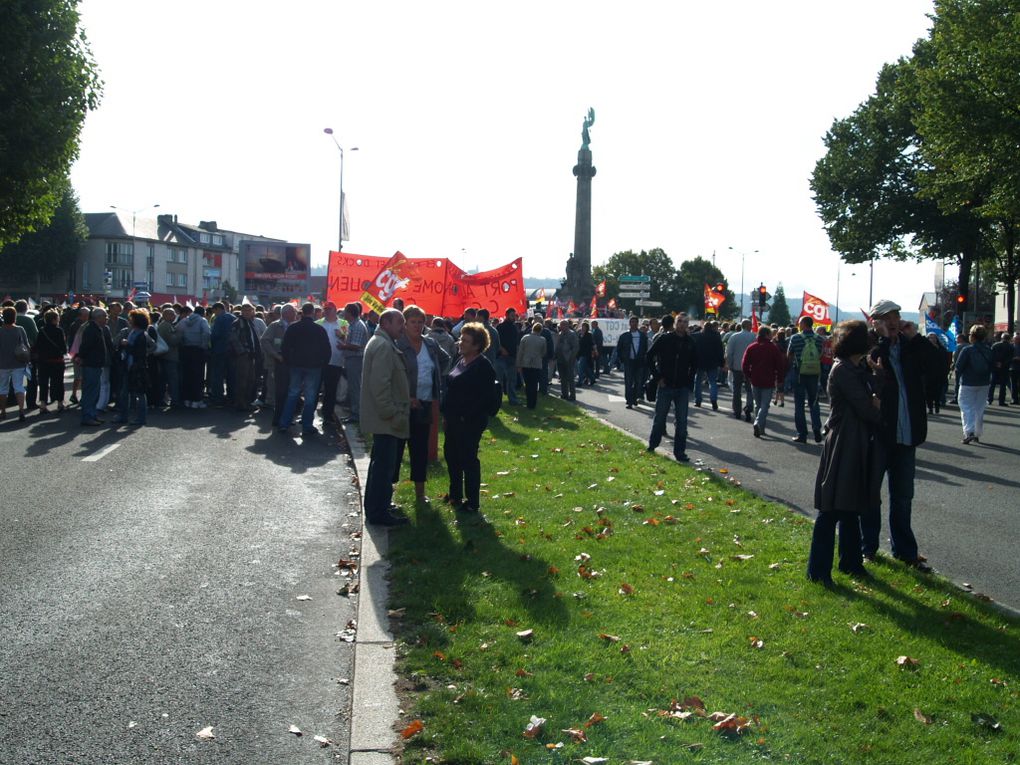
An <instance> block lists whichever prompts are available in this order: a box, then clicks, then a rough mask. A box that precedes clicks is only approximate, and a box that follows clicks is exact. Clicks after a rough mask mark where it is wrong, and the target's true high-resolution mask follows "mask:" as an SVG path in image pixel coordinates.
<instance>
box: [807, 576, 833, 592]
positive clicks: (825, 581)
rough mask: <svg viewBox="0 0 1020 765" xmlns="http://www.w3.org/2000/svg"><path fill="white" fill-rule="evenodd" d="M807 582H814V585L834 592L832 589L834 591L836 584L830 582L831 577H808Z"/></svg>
mask: <svg viewBox="0 0 1020 765" xmlns="http://www.w3.org/2000/svg"><path fill="white" fill-rule="evenodd" d="M808 581H809V582H815V583H816V584H820V585H822V587H824V588H825V589H827V590H834V589H836V583H835V582H834V581H832V577H831V576H819V577H814V576H808Z"/></svg>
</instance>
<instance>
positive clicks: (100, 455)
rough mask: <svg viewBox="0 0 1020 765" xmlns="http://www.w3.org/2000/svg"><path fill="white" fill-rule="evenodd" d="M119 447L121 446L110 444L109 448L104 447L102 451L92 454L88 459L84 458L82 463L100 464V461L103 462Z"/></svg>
mask: <svg viewBox="0 0 1020 765" xmlns="http://www.w3.org/2000/svg"><path fill="white" fill-rule="evenodd" d="M118 446H120V444H110V445H109V446H104V447H103V448H102V449H100V450H99V451H98V452H96V453H95V454H90V455H89V456H88V457H85V458H83V459H82V462H99V460H101V459H102V458H103V457H105V456H106V455H107V454H109V453H110V452H112V451H113V450H114V449H116V448H117V447H118Z"/></svg>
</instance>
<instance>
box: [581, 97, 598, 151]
mask: <svg viewBox="0 0 1020 765" xmlns="http://www.w3.org/2000/svg"><path fill="white" fill-rule="evenodd" d="M594 124H595V108H594V107H588V116H587V117H585V118H584V125H583V126H582V127H581V151H584V150H585V149H587V148H588V144H590V143H591V135H590V134H589V133H588V128H590V127H591V126H592V125H594Z"/></svg>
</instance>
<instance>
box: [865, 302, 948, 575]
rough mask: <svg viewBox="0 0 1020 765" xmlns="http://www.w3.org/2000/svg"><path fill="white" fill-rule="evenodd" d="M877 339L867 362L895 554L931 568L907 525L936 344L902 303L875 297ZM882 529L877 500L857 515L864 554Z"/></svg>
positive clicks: (870, 552)
mask: <svg viewBox="0 0 1020 765" xmlns="http://www.w3.org/2000/svg"><path fill="white" fill-rule="evenodd" d="M868 315H869V316H870V317H871V321H872V324H873V326H874V328H875V332H876V333H877V334H878V345H877V346H876V347H875V348H874V349H873V350H872V351H871V355H870V357H869V361H868V363H869V364H870V365H871V367H872V369H874V370H875V373H876V375H877V377H878V396H879V398H880V399H881V402H882V406H881V415H882V419H881V422H880V423H879V432H878V446H879V454H880V458H881V466H882V472H883V473H887V474H888V477H889V533H890V537H891V538H892V553H893V557H895V558H898V559H899V560H902V561H904V562H905V563H907V564H908V565H911V566H914V567H915V568H919V569H921V570H923V571H929V570H930V567H929V566H928V565H927V564H926V563H925V558H924V557H922V556H921V555H919V554H918V551H917V540H916V539H915V538H914V532H913V530H912V529H911V525H910V511H911V503H912V501H913V498H914V472H915V458H914V457H915V455H914V453H915V450H916V448H917V447H918V446H919V445H920V444H923V443H924V440H925V438H927V435H928V416H927V410H926V409H925V403H924V381H925V377H926V376H929V375H931V374H932V371H933V370H934V369H935V368H936V366H937V363H938V359H937V358H936V356H935V354H936V353H937V350H936V348H935V347H934V346H933V345H932V344H931V343H929V342H927V341H926V340H925V339H924V337H923V336H922V335H921V334H920V333H919V332H918V331H917V325H916V324H914V323H913V322H909V321H903V320H901V318H900V307H899V306H898V305H897V304H896V303H894V302H893V301H891V300H879V301H878V302H877V303H875V305H873V306H872V307H871V310H870V311H869V312H868ZM881 531H882V508H881V506H880V505H879V506H876V507H874V508H871V509H870V510H869V511H868V512H866V513H864V514H863V515H861V538H862V548H863V553H864V555H865V557H867V558H873V557H874V556H875V554H876V553H877V552H878V540H879V535H880V533H881Z"/></svg>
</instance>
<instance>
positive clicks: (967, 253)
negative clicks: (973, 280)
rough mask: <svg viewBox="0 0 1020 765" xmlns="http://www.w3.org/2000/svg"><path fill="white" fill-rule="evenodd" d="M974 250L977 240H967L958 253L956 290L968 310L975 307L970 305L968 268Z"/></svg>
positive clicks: (972, 261) (969, 268)
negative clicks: (961, 296)
mask: <svg viewBox="0 0 1020 765" xmlns="http://www.w3.org/2000/svg"><path fill="white" fill-rule="evenodd" d="M976 252H977V241H976V240H973V241H970V242H967V245H966V246H965V247H964V249H963V252H961V253H960V280H959V282H958V284H957V290H958V291H959V293H960V294H961V295H963V296H964V298H965V299H966V303H965V305H967V306H968V308H970V310H975V307H974V306H971V305H970V270H971V268H972V267H973V265H974V254H975V253H976ZM957 308H959V306H957ZM961 320H962V317H961Z"/></svg>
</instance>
